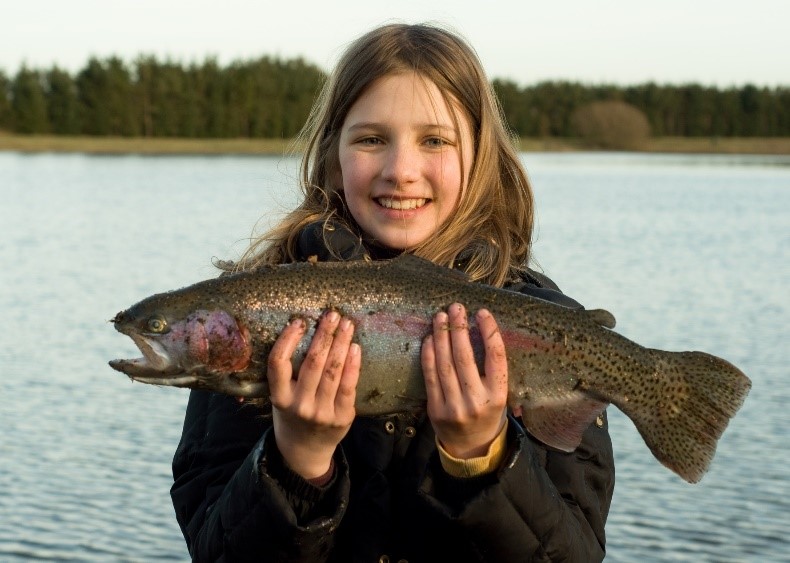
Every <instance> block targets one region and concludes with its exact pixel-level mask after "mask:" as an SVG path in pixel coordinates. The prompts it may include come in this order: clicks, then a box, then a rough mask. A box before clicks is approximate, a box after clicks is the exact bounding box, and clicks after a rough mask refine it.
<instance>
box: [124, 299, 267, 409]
mask: <svg viewBox="0 0 790 563" xmlns="http://www.w3.org/2000/svg"><path fill="white" fill-rule="evenodd" d="M111 322H112V323H113V324H114V325H115V328H116V330H118V331H119V332H121V333H122V334H125V335H127V336H129V337H130V338H131V339H132V340H133V341H134V343H135V344H136V345H137V347H138V348H139V350H140V352H142V354H143V355H142V357H140V358H134V359H117V360H112V361H110V366H111V367H112V368H113V369H115V370H117V371H120V372H122V373H125V374H126V375H128V376H129V377H130V378H131V379H133V380H135V381H140V382H142V383H149V384H154V385H170V386H175V387H191V388H205V389H210V390H215V391H223V392H229V393H232V394H238V395H239V396H249V395H250V392H249V390H247V392H244V390H243V389H241V388H239V389H235V387H234V382H237V379H234V378H232V377H228V376H229V375H230V374H234V373H238V372H243V371H244V370H246V369H247V368H248V367H249V366H250V363H251V361H250V360H251V356H252V345H251V343H250V335H249V331H248V330H247V329H246V328H245V327H244V326H243V325H242V324H241V323H239V322H238V321H237V320H236V319H235V318H234V317H233V315H231V314H230V313H229V312H227V311H225V310H223V309H221V308H214V309H194V310H188V309H184V308H179V307H168V306H167V299H164V300H161V299H149V300H145V301H142V302H140V303H138V304H137V305H135V306H133V307H132V308H130V309H127V310H125V311H121V312H120V313H118V314H117V315H116V316H115V317H114V318H113V319H112V321H111ZM234 391H235V393H234Z"/></svg>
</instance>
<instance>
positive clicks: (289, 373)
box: [172, 25, 614, 562]
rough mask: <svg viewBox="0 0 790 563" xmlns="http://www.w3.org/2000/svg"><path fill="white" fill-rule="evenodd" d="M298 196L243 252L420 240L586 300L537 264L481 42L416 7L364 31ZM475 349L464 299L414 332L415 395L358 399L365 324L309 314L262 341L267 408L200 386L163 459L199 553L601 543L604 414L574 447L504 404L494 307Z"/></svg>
mask: <svg viewBox="0 0 790 563" xmlns="http://www.w3.org/2000/svg"><path fill="white" fill-rule="evenodd" d="M303 135H304V138H305V139H306V145H307V150H306V151H305V155H304V158H303V162H302V189H303V192H304V199H303V201H302V203H301V204H300V205H299V207H298V208H297V209H295V210H294V211H292V212H291V213H290V214H288V215H287V216H286V217H285V218H284V219H283V221H282V222H281V223H280V224H279V225H278V226H276V227H275V228H274V229H273V230H272V231H271V232H269V233H268V234H266V235H265V236H263V237H261V239H260V240H258V241H256V243H255V244H253V245H252V247H251V248H250V250H249V251H248V253H247V254H245V256H244V257H243V258H242V260H241V261H240V262H239V264H237V265H236V267H237V268H240V269H250V268H254V267H256V266H258V265H262V264H276V263H281V262H289V261H300V260H306V259H308V258H311V257H317V258H318V259H320V260H361V259H367V260H378V259H386V258H391V257H394V256H397V255H398V254H401V253H404V252H408V253H414V254H417V255H420V256H422V257H425V258H428V259H429V260H432V261H433V262H435V263H437V264H440V265H443V266H446V267H448V268H455V269H459V270H462V271H464V272H465V273H466V274H467V275H468V276H470V277H471V279H473V280H477V281H481V282H484V283H488V284H491V285H496V286H502V287H506V288H509V289H512V290H513V291H521V292H524V293H528V294H530V295H533V296H537V297H540V298H542V299H548V300H552V301H554V302H557V303H560V304H562V305H566V306H572V307H579V305H578V304H577V303H576V302H575V301H573V300H571V299H569V298H567V297H565V296H564V295H562V294H561V293H560V292H559V290H558V289H557V288H556V286H555V285H554V284H553V283H552V282H551V281H550V280H548V278H545V277H544V276H541V275H539V274H537V273H535V272H533V271H531V270H529V269H528V268H527V263H528V261H529V258H530V256H529V250H530V241H531V234H532V221H533V217H532V215H533V204H532V192H531V189H530V186H529V182H528V181H527V178H526V174H525V172H524V170H523V168H522V166H521V164H520V162H519V159H518V156H517V154H516V152H515V150H514V148H513V146H512V143H511V141H510V138H509V136H508V134H507V129H506V127H505V126H504V124H503V121H502V118H501V114H500V111H499V108H498V105H497V102H496V98H495V96H494V94H493V92H492V90H491V87H490V85H489V83H488V81H487V78H486V76H485V73H484V72H483V70H482V67H481V65H480V63H479V61H478V59H477V57H476V55H475V54H474V52H473V51H472V49H471V48H470V47H469V46H468V45H467V44H466V43H465V42H464V41H463V40H461V39H460V38H459V37H458V36H457V35H455V34H452V33H449V32H448V31H445V30H443V29H440V28H437V27H433V26H426V25H388V26H384V27H380V28H377V29H374V30H373V31H371V32H369V33H368V34H366V35H364V36H362V37H361V38H359V39H358V40H357V41H355V42H354V43H353V44H352V45H351V46H350V47H349V49H348V50H347V52H346V53H345V55H344V56H343V57H342V58H341V60H340V62H339V63H338V65H337V67H336V69H335V71H334V73H333V75H332V76H331V77H330V79H329V81H328V82H327V84H326V85H325V87H324V89H323V92H322V94H321V96H320V97H319V99H318V101H317V102H316V105H315V107H314V110H313V113H312V114H311V117H310V120H309V121H308V123H307V125H306V127H305V131H304V133H303ZM474 314H475V317H476V321H477V323H478V324H479V326H480V329H481V332H482V334H483V335H485V337H486V338H485V359H484V370H483V372H480V371H479V370H478V368H477V365H476V363H475V359H474V354H473V351H472V345H471V343H470V338H469V331H468V329H467V323H468V317H467V312H466V310H465V309H464V307H463V304H458V303H456V304H453V305H452V306H450V307H449V308H448V310H447V311H442V312H440V313H438V314H437V315H436V317H435V318H434V324H433V332H432V334H431V335H429V336H428V337H427V338H426V339H425V341H424V342H423V346H422V352H421V362H422V369H423V374H424V377H425V382H426V394H427V398H428V401H427V406H426V410H425V412H415V413H404V414H401V415H395V416H388V417H381V418H363V417H356V416H355V411H354V399H355V389H356V383H357V381H358V378H359V376H360V374H359V366H360V358H361V355H362V354H364V353H365V351H364V350H360V348H359V346H358V345H357V344H354V343H353V334H354V326H353V324H352V323H351V322H350V321H349V320H348V319H345V318H342V317H341V316H340V315H339V314H338V313H337V312H334V311H329V312H327V313H326V314H325V315H324V317H323V318H322V319H321V321H320V323H319V327H318V329H317V330H316V332H315V335H314V336H313V339H312V342H311V344H310V348H309V352H308V356H307V358H306V360H305V362H303V364H302V366H301V367H300V369H299V372H298V373H294V372H293V370H292V365H291V356H292V355H293V353H294V351H295V349H296V347H297V345H298V343H299V341H300V340H301V338H302V337H303V336H304V333H305V326H304V322H302V321H300V320H298V319H297V320H295V321H293V322H291V323H290V324H289V325H288V326H286V327H284V330H283V332H282V334H281V335H280V337H279V339H278V341H277V343H276V344H275V346H274V347H273V349H272V350H271V353H270V354H269V357H268V359H267V365H268V370H267V375H268V378H269V384H270V389H271V403H272V416H271V417H261V415H260V411H259V410H257V409H256V408H255V407H253V406H251V405H240V404H238V403H237V402H236V401H234V400H233V399H232V398H228V397H226V396H223V395H215V394H210V393H207V392H201V391H193V392H192V393H191V395H190V402H189V405H188V407H187V413H186V419H185V423H184V434H183V436H182V440H181V444H180V445H179V448H178V451H177V452H176V455H175V458H174V462H173V472H174V477H175V483H174V485H173V489H172V498H173V503H174V506H175V509H176V515H177V518H178V521H179V523H180V524H181V527H182V530H183V532H184V535H185V537H186V539H187V544H188V546H189V549H190V553H191V554H192V557H193V559H195V560H206V561H208V560H217V559H223V560H226V561H231V560H248V559H249V560H256V561H393V562H394V561H399V560H404V561H411V562H414V561H443V560H452V561H559V560H562V561H599V560H601V559H603V556H604V553H605V550H604V545H605V535H604V523H605V521H606V516H607V514H608V509H609V503H610V501H611V495H612V491H613V486H614V464H613V459H612V451H611V443H610V440H609V435H608V432H607V430H606V423H605V416H604V415H602V416H601V417H599V419H598V423H597V424H594V425H592V426H591V427H590V428H589V429H588V430H587V432H586V433H585V436H584V439H583V441H582V444H581V445H580V446H579V448H578V449H577V450H576V451H575V452H573V453H570V454H567V453H560V452H556V451H553V450H550V449H549V448H547V447H545V446H544V445H542V444H541V443H539V442H538V441H536V440H535V439H533V438H532V437H530V436H529V435H528V434H526V432H525V431H524V429H523V427H522V426H521V424H520V423H519V422H518V421H517V419H516V418H513V417H511V416H509V414H512V413H509V412H508V408H507V379H508V373H507V360H506V358H507V350H506V349H505V347H504V344H503V343H502V339H501V337H500V335H499V332H498V330H497V324H496V320H495V319H494V318H493V317H492V316H491V314H490V313H489V312H487V311H485V310H480V311H476V312H474Z"/></svg>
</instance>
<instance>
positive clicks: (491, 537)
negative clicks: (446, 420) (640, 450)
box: [420, 278, 614, 562]
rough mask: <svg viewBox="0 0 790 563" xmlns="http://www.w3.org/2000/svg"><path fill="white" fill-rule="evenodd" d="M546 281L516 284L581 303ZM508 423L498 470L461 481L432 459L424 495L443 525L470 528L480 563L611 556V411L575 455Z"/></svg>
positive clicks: (470, 540)
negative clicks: (608, 551)
mask: <svg viewBox="0 0 790 563" xmlns="http://www.w3.org/2000/svg"><path fill="white" fill-rule="evenodd" d="M546 280H548V278H546ZM548 281H549V282H550V280H548ZM538 283H539V284H540V285H537V284H536V283H535V279H534V278H533V279H532V280H529V279H528V280H527V281H526V282H525V283H520V284H518V286H517V287H514V288H511V289H515V290H517V291H520V292H523V293H527V294H530V295H532V296H534V297H539V298H541V299H545V300H549V301H553V302H556V303H558V304H561V305H564V306H568V307H581V305H579V304H578V303H576V302H575V301H573V300H572V299H570V298H569V297H567V296H565V295H563V294H561V293H559V291H558V290H556V286H555V285H553V282H551V285H549V287H546V286H547V285H548V284H545V283H542V282H538ZM508 424H509V426H508V454H507V456H506V461H505V463H504V464H503V466H502V467H501V468H500V469H499V471H497V472H496V473H493V474H489V475H483V476H480V477H475V478H472V479H457V478H453V477H450V476H449V475H447V473H445V472H444V471H443V470H442V469H441V465H440V463H439V461H438V459H434V463H431V464H430V465H429V467H428V469H427V471H426V473H425V475H424V478H423V480H422V482H421V485H420V496H421V498H422V500H423V502H424V503H425V505H426V507H427V509H428V510H430V511H431V512H432V513H433V515H434V518H435V519H436V522H437V524H436V525H437V527H441V526H445V527H447V526H449V527H455V528H456V529H458V530H462V532H461V535H462V536H463V537H465V538H466V546H467V547H468V548H470V549H471V550H472V551H473V552H475V553H476V555H477V557H478V558H479V560H480V561H525V560H527V561H546V562H548V561H574V562H575V561H579V562H591V561H601V560H603V558H604V555H605V543H606V538H605V532H604V525H605V523H606V518H607V515H608V513H609V506H610V503H611V499H612V494H613V492H614V455H613V452H612V444H611V439H610V437H609V432H608V429H607V421H606V413H605V412H604V413H602V414H601V416H600V417H599V418H598V420H597V421H596V422H595V423H594V424H591V425H590V427H588V429H587V430H586V431H585V433H584V435H583V437H582V442H581V444H580V445H579V447H578V448H577V449H576V450H575V451H573V452H570V453H565V452H560V451H556V450H552V449H551V448H548V447H547V446H544V445H543V444H541V443H540V442H538V441H537V440H535V439H534V438H532V437H531V436H529V435H528V434H527V432H526V431H525V430H524V428H523V426H522V425H521V423H520V422H519V421H516V420H515V419H514V418H510V420H509V423H508Z"/></svg>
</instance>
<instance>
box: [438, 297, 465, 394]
mask: <svg viewBox="0 0 790 563" xmlns="http://www.w3.org/2000/svg"><path fill="white" fill-rule="evenodd" d="M433 348H434V353H435V355H436V361H435V365H436V373H437V378H438V381H439V385H440V386H441V388H442V393H443V394H444V399H445V401H446V402H452V401H455V400H456V399H457V398H458V397H459V396H460V393H461V390H460V387H459V385H458V374H456V372H455V360H454V358H453V348H452V343H451V337H450V320H449V317H448V315H447V313H445V312H444V311H441V312H439V313H436V316H434V318H433Z"/></svg>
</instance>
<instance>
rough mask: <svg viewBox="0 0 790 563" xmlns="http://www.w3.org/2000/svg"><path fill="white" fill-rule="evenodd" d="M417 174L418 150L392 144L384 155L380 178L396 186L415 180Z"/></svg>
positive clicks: (400, 144) (399, 144)
mask: <svg viewBox="0 0 790 563" xmlns="http://www.w3.org/2000/svg"><path fill="white" fill-rule="evenodd" d="M418 174H419V149H418V148H417V147H412V146H408V145H405V144H402V143H392V144H391V145H390V146H389V147H388V149H387V154H386V159H385V161H384V167H383V169H382V171H381V176H382V178H383V179H384V180H386V181H388V182H392V183H393V184H395V185H396V186H400V185H403V184H408V183H410V182H414V181H416V180H417V178H418Z"/></svg>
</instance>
